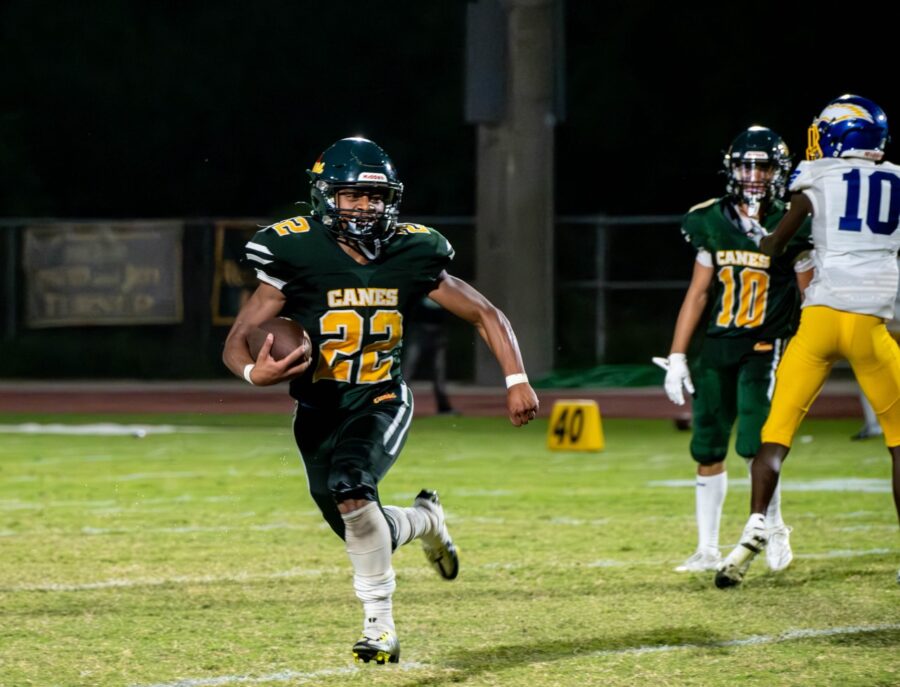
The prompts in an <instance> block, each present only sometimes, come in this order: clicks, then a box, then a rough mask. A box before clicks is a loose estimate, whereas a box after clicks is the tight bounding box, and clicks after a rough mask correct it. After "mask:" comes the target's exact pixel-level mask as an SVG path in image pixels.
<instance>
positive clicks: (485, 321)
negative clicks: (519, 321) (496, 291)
mask: <svg viewBox="0 0 900 687" xmlns="http://www.w3.org/2000/svg"><path fill="white" fill-rule="evenodd" d="M474 325H475V328H476V329H477V330H478V333H479V334H480V335H481V338H482V339H484V341H485V343H486V344H487V345H488V348H490V349H491V353H493V354H494V357H495V358H496V359H497V362H498V363H499V364H500V369H501V370H503V375H504V376H509V375H511V374H516V373H519V372H525V364H524V363H523V362H522V353H521V351H520V350H519V342H518V340H517V339H516V334H515V332H514V331H513V328H512V325H511V324H510V323H509V320H508V319H506V315H504V314H503V312H502V311H501V310H500V309H499V308H497V307H496V306H493V305H490V304H487V305H486V306H485V307H483V308H482V309H481V312H480V313H479V317H478V320H477V321H476V322H474Z"/></svg>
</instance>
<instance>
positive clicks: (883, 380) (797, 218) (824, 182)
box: [715, 94, 900, 588]
mask: <svg viewBox="0 0 900 687" xmlns="http://www.w3.org/2000/svg"><path fill="white" fill-rule="evenodd" d="M887 140H888V126H887V117H886V116H885V114H884V112H883V111H882V109H881V108H880V107H878V105H876V104H875V103H873V102H872V101H871V100H869V99H867V98H862V97H860V96H856V95H849V94H848V95H843V96H841V97H839V98H837V99H836V100H833V101H832V102H830V103H829V104H828V105H827V106H826V107H825V109H824V110H822V113H821V114H820V115H819V116H818V117H816V118H815V119H814V120H813V123H812V125H811V126H810V128H809V145H808V147H807V151H806V158H807V161H805V162H801V163H800V164H799V165H798V167H797V169H796V170H795V172H794V173H793V175H792V176H791V180H790V186H789V188H790V190H791V192H792V194H793V195H792V197H791V208H790V210H789V211H788V213H787V214H786V215H785V216H784V218H782V220H781V221H780V222H779V224H778V226H777V227H776V229H775V231H774V233H773V234H771V235H770V236H768V237H766V238H764V239H763V240H762V242H761V244H760V248H761V249H762V250H763V252H765V254H766V255H771V256H778V255H781V254H782V253H783V251H784V250H785V248H786V247H787V246H789V245H790V243H791V241H792V238H793V237H794V236H795V234H796V232H797V231H798V230H800V228H801V227H803V226H804V225H805V223H806V221H807V216H808V215H809V214H812V239H813V243H814V245H815V252H814V256H815V277H814V278H813V281H812V283H811V284H810V285H809V288H807V290H806V296H805V299H804V301H803V311H802V314H801V316H800V328H799V329H798V330H797V334H796V336H794V338H793V339H792V340H791V343H790V345H789V346H788V348H787V351H786V352H785V355H784V359H783V360H782V362H781V365H780V366H779V368H778V373H777V378H776V385H775V394H774V397H773V398H772V410H771V412H770V414H769V418H768V420H766V423H765V426H764V427H763V430H762V446H761V447H760V450H759V452H758V453H757V454H756V458H755V460H754V461H753V467H752V470H751V474H752V489H751V504H750V512H751V515H750V519H749V520H748V521H747V525H746V526H745V527H744V532H743V534H742V535H741V540H740V543H739V544H738V545H737V546H736V547H735V548H734V550H733V551H731V553H729V554H728V556H727V557H726V558H725V559H724V560H723V561H722V563H721V565H720V566H719V569H718V572H717V573H716V577H715V583H716V586H717V587H720V588H725V587H731V586H734V585H737V584H740V583H741V581H742V580H743V579H744V575H745V574H746V572H747V569H748V568H749V566H750V563H751V562H752V561H753V559H754V557H755V556H756V555H757V554H758V553H759V552H760V551H762V550H763V549H766V550H768V549H767V547H768V546H771V539H770V534H769V532H770V526H771V523H770V521H769V513H771V511H770V510H769V505H770V503H771V501H772V497H773V494H774V493H775V492H776V490H777V488H778V478H779V474H780V472H781V465H782V463H783V462H784V460H785V458H786V457H787V454H788V451H789V450H790V447H791V442H792V441H793V438H794V434H795V433H796V431H797V428H798V427H799V425H800V422H801V421H802V420H803V417H804V416H805V415H806V411H807V410H808V409H809V407H810V405H811V404H812V402H813V400H814V399H815V398H816V396H817V395H818V393H819V391H821V389H822V386H823V384H824V383H825V380H826V378H827V377H828V374H829V372H830V370H831V366H832V365H833V364H834V362H835V361H837V360H840V359H846V360H848V361H849V362H850V365H851V367H852V368H853V372H854V375H855V376H856V379H857V381H858V382H859V385H860V387H862V390H863V392H864V393H865V394H866V396H867V397H868V399H869V401H870V402H871V404H872V407H873V408H874V409H875V413H876V414H877V416H878V421H879V422H880V424H881V428H882V430H883V432H884V441H885V444H886V445H887V447H888V452H889V453H890V456H891V459H892V461H893V492H894V503H895V505H896V507H897V514H898V518H900V349H898V347H897V344H896V343H895V342H894V340H893V339H892V338H891V335H890V333H889V332H888V330H887V327H886V326H885V321H886V320H889V319H890V318H891V317H892V316H893V311H894V298H895V296H896V294H897V283H898V267H897V249H898V248H900V232H898V231H897V226H898V220H900V167H897V166H896V165H893V164H891V163H889V162H884V161H883V158H884V147H885V145H886V143H887ZM898 581H900V575H898Z"/></svg>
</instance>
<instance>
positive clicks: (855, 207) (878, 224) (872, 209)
mask: <svg viewBox="0 0 900 687" xmlns="http://www.w3.org/2000/svg"><path fill="white" fill-rule="evenodd" d="M860 176H861V175H860V171H859V170H858V169H853V170H850V171H849V172H847V173H846V174H844V176H843V177H841V178H842V179H843V180H844V181H846V182H847V207H846V208H845V209H844V216H843V217H841V218H840V221H839V222H838V229H840V230H841V231H860V230H861V229H862V217H860V216H859V186H860ZM867 180H868V182H869V203H868V207H867V208H866V226H867V227H869V230H870V231H871V232H872V233H873V234H882V235H885V236H887V235H888V234H893V233H894V231H896V229H897V221H898V218H900V179H898V178H897V175H896V174H892V173H891V172H882V171H878V172H872V173H871V174H870V175H869V176H868V177H867ZM884 182H887V185H888V188H889V198H888V207H887V219H885V220H882V219H881V194H882V192H883V190H884Z"/></svg>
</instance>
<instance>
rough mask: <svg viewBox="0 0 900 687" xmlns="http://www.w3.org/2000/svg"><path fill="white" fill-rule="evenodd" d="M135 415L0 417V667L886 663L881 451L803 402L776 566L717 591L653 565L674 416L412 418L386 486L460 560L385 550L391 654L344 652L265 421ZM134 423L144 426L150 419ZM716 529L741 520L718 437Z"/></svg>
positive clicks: (382, 669)
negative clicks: (560, 422)
mask: <svg viewBox="0 0 900 687" xmlns="http://www.w3.org/2000/svg"><path fill="white" fill-rule="evenodd" d="M115 420H116V422H119V423H141V424H146V425H148V429H149V433H148V434H147V436H146V437H144V438H135V437H133V436H130V435H125V436H96V435H78V434H48V433H33V434H26V433H14V432H11V431H9V427H8V426H9V425H17V424H19V423H22V422H26V421H29V422H40V423H45V424H46V423H54V422H62V423H70V424H72V423H74V424H79V423H92V422H101V421H107V422H108V421H109V418H108V417H107V418H98V417H88V416H79V415H75V414H73V415H66V416H55V417H51V416H44V417H28V418H24V417H22V416H0V425H4V426H6V428H5V429H3V430H2V433H0V551H2V555H0V685H3V686H4V687H9V686H16V687H18V686H19V685H37V686H40V687H49V686H52V685H66V686H69V685H91V686H93V685H97V686H107V685H126V686H132V687H150V686H153V687H176V686H178V687H203V686H207V685H208V686H223V685H248V684H249V685H262V686H268V685H273V686H274V685H278V686H284V685H325V686H330V685H400V686H413V685H445V684H446V685H449V684H460V685H513V686H526V685H527V686H528V687H542V686H544V685H562V686H578V687H583V686H585V685H652V686H654V687H656V686H667V685H711V686H716V685H803V686H808V685H841V686H842V687H847V686H851V685H865V686H867V687H871V686H876V685H880V686H885V687H886V686H888V685H898V684H900V585H898V584H897V583H896V582H895V576H896V574H897V567H898V564H900V555H898V554H900V546H898V527H897V519H896V515H895V512H894V507H893V504H892V500H891V494H890V487H889V478H890V467H889V461H888V457H887V453H886V451H885V450H884V448H883V445H882V444H880V443H878V442H873V441H870V442H851V441H849V440H848V437H849V436H850V434H852V433H853V432H854V431H855V430H856V428H857V424H858V423H857V422H855V421H807V422H806V423H805V424H804V426H803V428H802V429H801V432H802V434H803V437H802V438H801V440H800V441H798V442H797V445H796V447H795V449H794V451H793V453H792V455H791V458H790V460H789V461H788V462H787V464H786V468H785V473H784V482H785V495H784V510H785V513H786V519H787V521H788V523H789V524H791V525H793V526H794V528H795V529H794V535H793V543H794V550H795V552H796V554H797V558H796V559H795V562H794V564H793V565H792V566H791V568H789V569H788V570H787V571H785V572H783V573H780V574H772V573H769V572H768V571H767V570H766V569H765V565H764V562H763V561H758V562H757V563H756V564H754V566H753V568H752V569H751V571H750V573H749V575H748V579H747V581H746V582H745V584H744V585H743V586H741V587H739V588H737V589H732V590H727V591H720V590H717V589H715V588H714V586H713V584H712V579H711V576H707V575H704V576H701V575H678V574H676V573H674V572H672V568H673V566H675V565H676V564H677V563H679V562H680V561H681V560H682V559H683V558H685V557H686V556H687V555H688V554H690V553H691V552H692V550H693V547H694V544H695V530H694V516H693V512H694V505H693V499H694V495H693V488H692V486H691V484H692V475H693V464H692V463H691V461H690V459H689V457H688V454H687V443H688V439H689V436H688V434H687V433H685V432H677V431H675V430H674V428H673V427H672V425H671V423H669V422H663V421H654V420H643V421H640V420H634V421H626V420H617V421H616V420H609V421H606V422H605V424H604V430H605V434H606V441H607V449H606V450H605V451H604V452H602V453H598V454H576V453H552V452H548V451H547V450H546V449H545V448H544V442H545V432H546V423H543V422H540V421H538V422H536V423H533V424H532V425H529V426H528V427H527V428H523V429H514V428H512V427H510V426H509V425H508V423H507V422H506V421H505V420H502V419H486V418H421V419H419V420H417V421H416V422H414V423H413V431H412V434H411V438H410V440H409V443H408V444H407V447H406V449H405V450H404V453H403V455H402V456H401V458H400V463H399V464H398V465H397V466H396V467H395V468H394V470H393V472H392V473H391V474H390V475H389V477H388V479H387V480H386V481H385V482H384V484H383V486H382V497H383V500H384V501H385V502H386V503H399V504H401V505H406V504H408V503H409V502H410V501H411V500H412V498H413V496H414V495H415V494H416V492H417V491H418V490H419V489H420V488H422V487H436V488H438V489H439V490H440V493H441V496H442V499H443V500H444V502H445V504H446V509H447V512H448V522H449V525H450V530H451V532H452V533H453V535H454V538H455V539H456V541H457V543H458V545H459V546H460V549H461V559H462V571H461V573H460V577H459V579H457V580H456V581H454V582H450V583H448V582H445V581H443V580H440V579H439V578H438V577H437V575H435V574H434V572H433V571H432V570H431V569H430V568H429V567H428V566H427V565H426V563H425V560H424V558H423V556H422V553H421V551H420V550H419V547H418V545H417V544H415V543H414V544H413V545H411V546H409V547H404V548H403V549H401V550H400V551H399V552H398V553H397V554H396V555H395V557H394V565H395V568H396V571H397V577H398V590H397V593H396V595H395V619H396V621H397V625H398V631H399V633H400V639H401V643H402V658H401V663H400V664H399V665H398V666H373V665H361V666H359V667H357V666H355V665H354V664H353V662H352V660H351V659H350V658H349V655H350V646H351V644H352V643H353V641H354V640H355V639H356V638H357V635H358V631H359V628H360V623H361V611H360V609H359V606H358V602H357V601H356V598H355V596H354V594H353V590H352V587H351V573H350V567H349V563H348V562H347V560H346V554H345V553H344V551H343V546H342V544H341V543H340V542H339V541H338V540H337V538H336V537H334V535H333V534H331V532H330V530H327V528H326V527H325V525H324V524H323V523H322V522H321V520H320V518H319V516H318V514H317V512H316V511H315V508H314V505H313V503H312V501H311V499H310V498H309V496H308V494H307V491H306V481H305V478H304V475H303V471H302V468H301V465H300V463H299V460H298V459H297V458H296V455H295V449H294V446H293V443H292V438H291V435H290V433H289V431H288V428H287V426H286V425H287V418H284V417H271V416H237V417H235V416H210V415H193V416H190V415H179V416H171V417H168V416H144V417H138V416H123V415H117V416H116V417H115ZM155 429H164V430H166V431H165V432H161V433H158V432H156V431H154V430H155ZM730 468H731V490H730V493H729V497H728V500H727V502H726V507H725V509H726V512H725V518H724V522H723V532H722V539H723V544H724V545H726V546H729V547H730V545H732V544H733V543H734V542H735V541H736V539H737V536H738V534H739V533H740V530H741V527H742V526H743V523H744V521H745V520H746V515H747V504H748V497H749V488H748V485H747V481H746V470H745V469H744V466H743V463H742V461H739V460H738V459H735V458H731V459H730Z"/></svg>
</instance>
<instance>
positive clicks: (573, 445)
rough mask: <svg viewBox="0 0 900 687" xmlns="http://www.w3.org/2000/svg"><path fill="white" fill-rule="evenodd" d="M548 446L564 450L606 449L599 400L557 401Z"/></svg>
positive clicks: (549, 425)
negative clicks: (604, 447) (598, 405)
mask: <svg viewBox="0 0 900 687" xmlns="http://www.w3.org/2000/svg"><path fill="white" fill-rule="evenodd" d="M547 448H549V449H553V450H560V451H602V450H603V428H602V426H601V424H600V408H599V407H597V402H596V401H590V400H582V399H567V400H562V401H556V403H554V404H553V412H551V413H550V423H549V424H548V426H547Z"/></svg>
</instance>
